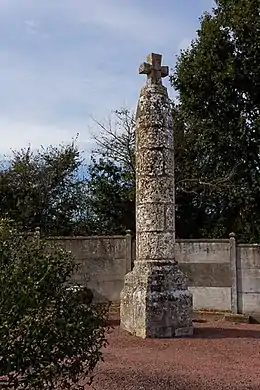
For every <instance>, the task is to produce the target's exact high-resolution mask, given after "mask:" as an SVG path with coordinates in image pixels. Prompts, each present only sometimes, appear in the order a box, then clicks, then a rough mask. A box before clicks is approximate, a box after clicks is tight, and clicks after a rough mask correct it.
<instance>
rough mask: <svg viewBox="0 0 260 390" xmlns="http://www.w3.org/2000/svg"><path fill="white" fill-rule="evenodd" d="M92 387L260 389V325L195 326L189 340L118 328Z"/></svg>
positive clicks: (104, 389) (120, 389)
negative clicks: (141, 334) (146, 336)
mask: <svg viewBox="0 0 260 390" xmlns="http://www.w3.org/2000/svg"><path fill="white" fill-rule="evenodd" d="M104 359H105V361H104V362H103V363H100V364H99V366H98V368H97V370H96V377H95V379H94V382H93V385H92V386H91V387H89V386H87V387H86V390H90V389H91V390H94V389H95V390H108V389H109V390H160V389H163V390H169V389H172V390H213V389H214V390H215V389H219V390H227V389H232V390H241V389H243V390H248V389H250V390H260V325H251V324H231V323H226V322H222V321H221V322H220V321H219V322H207V323H203V324H200V323H196V324H195V335H194V337H192V338H189V339H146V340H142V339H139V338H137V337H134V336H131V335H129V334H128V333H127V332H124V331H122V330H121V329H120V328H119V327H118V326H116V327H115V328H114V330H113V331H111V333H110V335H109V346H108V347H107V348H106V349H105V351H104Z"/></svg>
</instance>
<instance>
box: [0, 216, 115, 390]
mask: <svg viewBox="0 0 260 390" xmlns="http://www.w3.org/2000/svg"><path fill="white" fill-rule="evenodd" d="M75 270H76V264H75V261H74V258H73V256H72V255H71V253H70V252H68V251H66V250H64V249H62V248H61V247H59V246H57V245H55V244H54V243H51V241H47V240H43V239H41V238H40V237H39V236H37V235H33V236H27V237H25V236H24V235H21V234H20V233H19V231H17V230H16V229H15V228H13V227H12V225H11V224H10V222H9V221H6V220H0V388H1V389H16V390H20V389H21V390H27V389H28V390H29V389H30V390H31V389H35V390H38V389H52V390H53V389H77V390H79V389H83V388H84V386H83V384H84V381H85V382H86V379H88V380H89V379H91V376H92V375H93V370H94V368H95V366H96V364H97V363H98V361H99V360H100V359H102V352H101V349H102V347H103V346H105V345H106V319H107V307H104V306H102V307H96V306H93V305H90V304H84V303H82V297H81V296H80V294H78V293H73V292H72V290H71V289H69V288H68V284H69V281H70V279H71V275H72V273H73V272H74V271H75Z"/></svg>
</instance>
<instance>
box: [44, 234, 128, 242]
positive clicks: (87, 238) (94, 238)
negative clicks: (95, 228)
mask: <svg viewBox="0 0 260 390" xmlns="http://www.w3.org/2000/svg"><path fill="white" fill-rule="evenodd" d="M119 238H120V239H125V238H126V236H119V235H118V236H56V237H55V236H52V237H46V239H47V240H60V241H63V240H68V241H73V240H108V239H109V240H116V239H119Z"/></svg>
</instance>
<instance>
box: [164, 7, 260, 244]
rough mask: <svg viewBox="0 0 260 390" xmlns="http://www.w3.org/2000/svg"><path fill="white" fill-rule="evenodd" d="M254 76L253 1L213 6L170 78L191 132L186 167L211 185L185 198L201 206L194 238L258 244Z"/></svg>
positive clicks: (258, 76)
mask: <svg viewBox="0 0 260 390" xmlns="http://www.w3.org/2000/svg"><path fill="white" fill-rule="evenodd" d="M259 71H260V14H259V1H257V0H240V1H235V0H229V1H227V0H218V1H216V7H215V8H214V9H213V12H212V14H209V13H206V14H204V15H203V17H202V19H201V27H200V29H199V31H198V35H197V38H196V39H195V40H194V41H193V42H192V44H191V46H190V48H188V49H187V50H186V51H184V52H182V53H181V55H180V56H179V58H178V60H177V65H176V69H175V72H174V74H173V75H172V76H171V81H172V85H173V86H174V88H175V89H176V91H177V92H178V97H179V105H178V111H179V112H180V113H181V116H182V118H184V119H185V120H184V132H185V133H186V134H188V133H193V142H192V147H191V148H190V149H189V153H188V155H187V158H188V160H189V161H190V162H189V164H190V165H193V169H194V170H195V172H196V173H195V176H196V175H199V177H200V181H201V182H210V183H214V181H215V183H216V186H215V188H212V187H211V189H212V191H210V192H207V191H205V192H204V193H201V194H200V196H198V194H194V196H192V202H193V203H194V202H195V203H197V204H198V203H199V201H200V203H202V204H203V212H202V215H201V222H200V223H199V226H200V228H199V231H198V233H199V234H200V235H205V234H207V235H218V236H226V235H227V234H228V233H229V232H230V231H235V232H236V233H238V236H239V237H240V238H241V239H244V240H259V236H260V230H259V226H260V207H259V204H260V191H259V188H260V175H259V169H260V160H259V146H260V127H259V123H260V121H259V113H260V92H259V91H260V90H259V85H260V72H259ZM218 180H219V182H220V183H222V184H223V183H226V185H224V186H219V185H218Z"/></svg>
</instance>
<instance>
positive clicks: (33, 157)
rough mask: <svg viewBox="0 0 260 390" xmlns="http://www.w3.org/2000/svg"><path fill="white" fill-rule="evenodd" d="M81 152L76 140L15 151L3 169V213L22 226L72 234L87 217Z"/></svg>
mask: <svg viewBox="0 0 260 390" xmlns="http://www.w3.org/2000/svg"><path fill="white" fill-rule="evenodd" d="M81 166H82V159H81V157H80V152H79V150H78V148H77V146H76V143H75V142H74V141H73V142H72V143H71V144H68V145H65V146H60V147H52V146H51V147H49V148H46V149H44V148H42V149H40V150H37V151H32V150H31V149H30V148H28V149H22V150H21V151H14V152H13V156H12V158H11V159H10V161H9V164H8V166H7V167H5V168H3V169H2V170H1V171H0V197H1V202H0V216H2V217H8V218H11V219H13V220H15V221H16V223H17V224H19V226H20V227H21V229H23V230H25V231H34V230H35V228H36V227H40V228H41V231H42V233H43V234H47V235H69V234H74V233H75V231H77V226H78V223H79V222H80V221H81V220H82V219H83V220H84V219H86V218H85V210H86V205H85V200H86V196H85V191H86V183H85V181H84V180H82V179H80V177H79V169H80V168H81Z"/></svg>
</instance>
